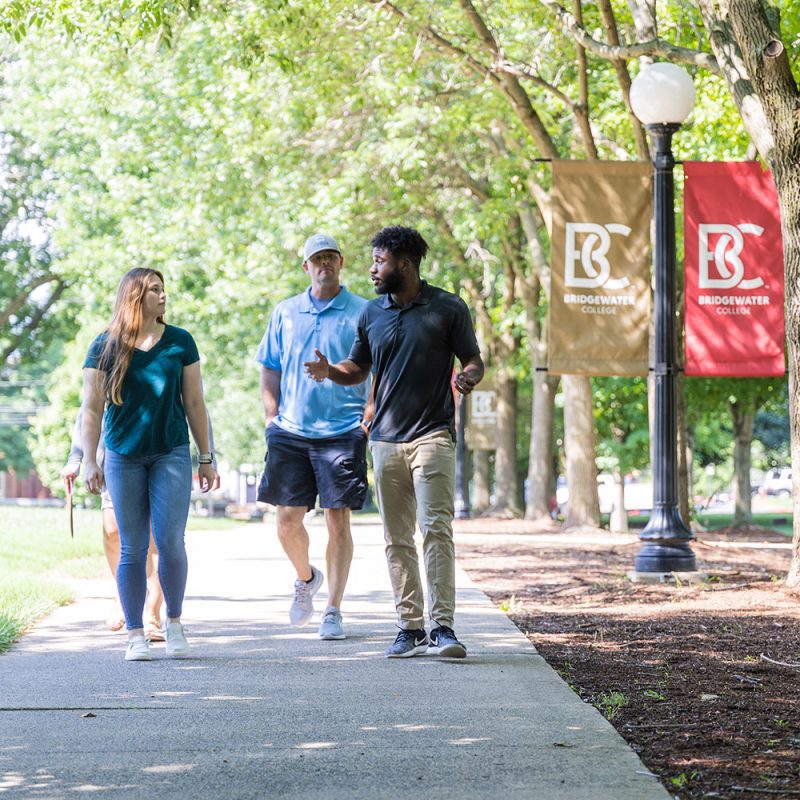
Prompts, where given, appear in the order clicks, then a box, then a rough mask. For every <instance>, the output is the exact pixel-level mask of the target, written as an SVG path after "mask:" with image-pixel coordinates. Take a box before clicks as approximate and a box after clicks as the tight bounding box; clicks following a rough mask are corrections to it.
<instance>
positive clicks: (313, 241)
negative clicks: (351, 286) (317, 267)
mask: <svg viewBox="0 0 800 800" xmlns="http://www.w3.org/2000/svg"><path fill="white" fill-rule="evenodd" d="M321 250H335V251H336V252H337V253H338V254H339V255H341V254H342V251H341V250H340V249H339V245H338V244H336V239H334V238H333V236H328V235H327V234H325V233H315V234H314V235H313V236H309V237H308V239H306V245H305V247H304V248H303V261H308V259H309V258H311V256H313V255H314V254H315V253H319V252H320V251H321Z"/></svg>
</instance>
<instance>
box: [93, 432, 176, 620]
mask: <svg viewBox="0 0 800 800" xmlns="http://www.w3.org/2000/svg"><path fill="white" fill-rule="evenodd" d="M103 469H104V472H105V479H106V486H107V488H108V491H109V492H110V494H111V499H112V500H113V501H114V513H115V515H116V517H117V525H118V526H119V539H120V559H119V567H118V568H117V587H118V588H119V599H120V602H121V603H122V610H123V612H124V613H125V625H126V627H127V628H128V630H135V629H137V628H141V627H143V621H142V613H143V611H144V601H145V597H146V595H147V571H146V561H147V548H148V546H149V544H150V526H151V525H152V527H153V538H154V539H155V542H156V547H157V548H158V577H159V580H160V581H161V588H162V589H163V590H164V600H165V601H166V604H167V617H169V618H173V619H174V618H176V617H180V615H181V611H182V607H183V595H184V593H185V591H186V575H187V572H188V562H187V559H186V547H185V544H184V533H185V530H186V518H187V517H188V516H189V502H190V500H191V494H192V461H191V457H190V456H189V445H188V444H183V445H180V446H178V447H175V448H174V449H172V450H170V451H169V452H168V453H161V454H159V455H154V456H125V455H121V454H120V453H114V452H112V451H111V450H106V457H105V462H104V465H103Z"/></svg>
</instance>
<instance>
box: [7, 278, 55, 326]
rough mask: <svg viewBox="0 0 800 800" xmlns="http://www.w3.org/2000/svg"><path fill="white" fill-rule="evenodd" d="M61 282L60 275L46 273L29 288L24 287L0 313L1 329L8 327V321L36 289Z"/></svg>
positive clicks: (34, 280)
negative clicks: (54, 282)
mask: <svg viewBox="0 0 800 800" xmlns="http://www.w3.org/2000/svg"><path fill="white" fill-rule="evenodd" d="M58 280H60V279H59V277H58V275H53V274H51V273H49V272H48V273H46V274H44V275H39V276H38V277H36V278H34V279H33V280H32V281H31V282H30V283H29V284H28V285H27V286H24V287H23V288H22V289H21V290H20V291H19V292H18V293H17V296H16V297H15V298H14V299H13V300H11V301H10V302H9V304H8V305H7V306H6V307H5V308H4V309H3V310H2V311H0V328H2V327H4V326H6V325H8V321H9V320H10V319H11V317H13V316H14V314H16V313H17V311H19V310H20V309H21V308H22V306H23V305H25V301H26V300H27V299H28V297H30V295H31V293H32V292H33V290H34V289H37V288H38V287H39V286H43V285H44V284H45V283H50V282H52V281H58Z"/></svg>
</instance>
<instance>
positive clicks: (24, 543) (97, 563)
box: [0, 505, 246, 653]
mask: <svg viewBox="0 0 800 800" xmlns="http://www.w3.org/2000/svg"><path fill="white" fill-rule="evenodd" d="M243 524H246V523H242V522H236V521H234V520H229V519H224V518H222V519H220V518H213V519H210V518H204V517H190V518H189V524H188V526H187V527H188V530H210V529H217V530H219V529H220V528H230V527H235V526H239V525H243ZM101 530H102V525H101V514H100V511H98V510H89V509H82V508H76V509H75V537H74V538H70V535H69V529H68V527H67V512H66V510H65V509H63V508H40V507H25V506H5V505H0V653H2V652H3V651H5V650H7V649H8V648H9V647H11V645H12V644H13V642H15V641H16V640H17V639H18V638H19V637H20V636H21V635H22V634H23V633H24V632H25V630H26V629H27V628H28V627H30V626H31V625H32V624H33V623H34V622H36V620H37V619H41V617H43V616H44V615H45V614H47V613H48V612H50V611H51V610H52V609H53V608H55V607H56V606H59V605H64V604H65V603H68V602H70V600H71V599H72V597H73V592H72V589H71V588H70V581H71V580H72V579H75V578H91V577H97V576H101V575H104V574H107V571H108V567H107V565H106V560H105V556H104V555H103V545H102V537H101Z"/></svg>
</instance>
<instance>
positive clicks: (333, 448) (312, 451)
mask: <svg viewBox="0 0 800 800" xmlns="http://www.w3.org/2000/svg"><path fill="white" fill-rule="evenodd" d="M265 436H266V439H267V456H266V459H265V464H264V474H263V475H262V476H261V482H260V484H259V486H258V499H259V500H260V501H261V502H262V503H272V505H275V506H305V507H306V508H308V509H309V510H311V509H312V508H314V507H315V505H316V502H317V495H319V503H320V506H322V508H352V509H359V508H363V506H364V500H365V499H366V496H367V436H366V434H365V433H364V431H363V430H362V429H361V427H358V428H355V429H353V430H352V431H348V432H347V433H343V434H342V435H341V436H332V437H330V438H327V439H308V438H306V437H305V436H298V435H297V434H294V433H288V432H287V431H285V430H283V429H282V428H279V427H278V426H277V425H275V424H271V425H270V426H269V427H268V428H267V430H266V434H265Z"/></svg>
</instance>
